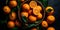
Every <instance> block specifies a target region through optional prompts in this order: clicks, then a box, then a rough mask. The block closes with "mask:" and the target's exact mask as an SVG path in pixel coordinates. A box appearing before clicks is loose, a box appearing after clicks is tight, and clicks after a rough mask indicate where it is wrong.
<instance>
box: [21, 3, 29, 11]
mask: <svg viewBox="0 0 60 30" xmlns="http://www.w3.org/2000/svg"><path fill="white" fill-rule="evenodd" d="M22 7H23V8H24V9H26V10H30V7H29V5H28V4H23V6H22Z"/></svg>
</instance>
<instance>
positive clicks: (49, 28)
mask: <svg viewBox="0 0 60 30" xmlns="http://www.w3.org/2000/svg"><path fill="white" fill-rule="evenodd" d="M47 30H55V28H54V27H48V28H47Z"/></svg>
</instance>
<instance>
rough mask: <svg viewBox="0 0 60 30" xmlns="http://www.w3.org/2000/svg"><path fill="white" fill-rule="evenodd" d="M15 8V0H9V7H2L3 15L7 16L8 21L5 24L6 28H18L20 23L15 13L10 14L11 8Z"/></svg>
mask: <svg viewBox="0 0 60 30" xmlns="http://www.w3.org/2000/svg"><path fill="white" fill-rule="evenodd" d="M16 6H17V1H16V0H10V1H9V5H6V6H4V7H3V11H4V13H5V14H9V21H8V23H7V27H8V28H14V27H15V26H18V27H19V26H20V25H21V24H20V22H19V21H18V20H16V19H17V14H16V12H12V8H14V7H16Z"/></svg>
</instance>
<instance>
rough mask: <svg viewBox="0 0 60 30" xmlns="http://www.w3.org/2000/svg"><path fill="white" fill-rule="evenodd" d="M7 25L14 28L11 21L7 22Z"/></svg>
mask: <svg viewBox="0 0 60 30" xmlns="http://www.w3.org/2000/svg"><path fill="white" fill-rule="evenodd" d="M7 25H8V27H9V28H14V26H15V24H14V22H13V21H9V22H8V24H7Z"/></svg>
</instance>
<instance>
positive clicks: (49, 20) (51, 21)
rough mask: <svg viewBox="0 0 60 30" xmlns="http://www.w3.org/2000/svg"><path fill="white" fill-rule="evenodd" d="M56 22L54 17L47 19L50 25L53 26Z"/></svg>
mask: <svg viewBox="0 0 60 30" xmlns="http://www.w3.org/2000/svg"><path fill="white" fill-rule="evenodd" d="M54 21H55V17H54V16H53V15H50V16H48V17H47V22H48V23H49V24H52V23H53V22H54Z"/></svg>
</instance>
